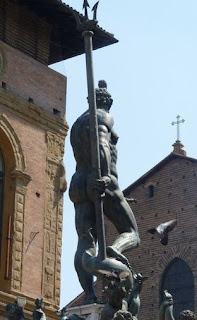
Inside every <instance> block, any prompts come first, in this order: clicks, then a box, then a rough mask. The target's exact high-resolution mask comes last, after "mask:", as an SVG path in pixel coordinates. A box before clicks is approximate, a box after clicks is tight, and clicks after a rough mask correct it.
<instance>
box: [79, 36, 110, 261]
mask: <svg viewBox="0 0 197 320" xmlns="http://www.w3.org/2000/svg"><path fill="white" fill-rule="evenodd" d="M83 37H84V45H85V54H86V73H87V86H88V102H89V114H90V119H89V121H90V140H91V157H92V169H93V175H94V178H95V179H100V178H101V165H100V150H99V138H98V122H97V112H96V97H95V87H94V73H93V57H92V51H93V50H92V37H93V32H92V31H84V32H83ZM95 213H96V225H97V237H98V244H99V258H100V259H101V260H104V259H105V258H106V241H105V228H104V215H103V200H102V197H101V195H100V194H98V193H95Z"/></svg>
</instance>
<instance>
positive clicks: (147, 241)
mask: <svg viewBox="0 0 197 320" xmlns="http://www.w3.org/2000/svg"><path fill="white" fill-rule="evenodd" d="M173 146H174V150H173V152H172V153H171V154H169V155H168V156H167V157H166V158H165V159H163V160H162V161H161V162H160V163H158V164H157V165H156V166H155V167H154V168H152V169H151V170H150V171H149V172H147V173H146V174H145V175H143V176H142V177H141V178H140V179H138V180H137V181H135V182H134V183H133V184H132V185H130V186H129V187H128V188H127V189H126V190H125V191H124V194H125V196H126V197H132V198H136V199H137V204H136V205H133V211H134V213H135V217H136V220H137V223H138V227H139V233H140V238H141V244H140V246H139V247H138V248H137V249H135V250H133V251H132V252H130V253H129V254H128V256H129V259H130V261H131V264H132V267H133V269H134V270H135V271H136V272H141V273H142V274H144V275H147V276H148V277H149V279H148V280H147V281H146V282H144V286H143V290H142V293H141V310H140V315H139V318H144V317H145V316H146V319H150V320H151V319H153V318H157V317H158V310H159V304H160V301H161V298H162V292H163V290H165V289H168V290H169V292H171V294H172V295H173V297H174V302H175V305H174V314H175V317H177V316H178V314H179V313H180V312H181V311H182V310H185V309H190V310H192V311H196V306H197V294H196V292H197V281H196V279H197V263H196V258H197V246H196V244H197V216H196V214H197V196H196V194H197V160H196V159H193V158H190V157H187V156H186V152H185V151H184V150H183V145H182V144H181V143H180V142H179V141H176V142H175V144H174V145H173ZM172 219H177V226H176V228H175V229H174V230H173V231H172V232H171V233H170V234H169V242H168V245H166V246H163V245H162V244H161V243H160V242H159V238H157V236H152V235H151V234H150V233H148V232H147V230H148V229H150V228H152V227H155V226H158V225H159V224H160V223H162V222H166V221H169V220H172ZM108 228H109V226H108ZM113 233H115V231H113ZM110 241H111V240H110Z"/></svg>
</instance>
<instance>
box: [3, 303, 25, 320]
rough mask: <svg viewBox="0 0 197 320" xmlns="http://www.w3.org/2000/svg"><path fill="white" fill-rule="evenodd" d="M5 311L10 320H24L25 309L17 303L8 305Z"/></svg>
mask: <svg viewBox="0 0 197 320" xmlns="http://www.w3.org/2000/svg"><path fill="white" fill-rule="evenodd" d="M5 310H6V312H7V316H8V319H9V320H22V319H23V320H24V314H23V308H22V307H20V306H19V304H18V302H17V301H15V302H14V303H9V304H7V305H6V308H5Z"/></svg>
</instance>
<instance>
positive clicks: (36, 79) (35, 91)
mask: <svg viewBox="0 0 197 320" xmlns="http://www.w3.org/2000/svg"><path fill="white" fill-rule="evenodd" d="M1 51H2V52H3V53H4V56H5V64H6V68H5V72H4V74H3V77H2V80H1V81H3V82H4V83H6V90H7V91H10V92H12V93H14V94H16V95H18V96H20V97H22V98H23V99H25V100H27V101H29V98H31V99H33V102H34V103H35V104H36V105H37V106H39V107H40V108H42V109H44V110H46V111H49V112H50V113H53V112H54V111H53V109H57V110H58V111H59V113H60V114H59V116H61V117H64V116H65V104H66V100H65V97H66V77H64V76H63V75H61V74H59V73H57V72H56V71H54V70H52V69H50V68H48V67H46V66H45V65H43V64H42V63H40V62H38V61H36V60H34V59H33V58H31V57H29V56H28V55H26V54H24V53H22V52H20V51H18V50H17V49H14V48H12V47H10V46H9V45H6V44H5V43H3V42H0V52H1Z"/></svg>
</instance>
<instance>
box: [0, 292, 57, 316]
mask: <svg viewBox="0 0 197 320" xmlns="http://www.w3.org/2000/svg"><path fill="white" fill-rule="evenodd" d="M20 295H21V293H20V292H18V293H17V295H13V294H9V293H6V292H3V291H0V319H1V318H2V316H4V317H5V318H6V320H7V317H6V311H5V306H6V305H7V304H8V303H13V302H14V301H16V300H17V296H20ZM26 298H27V301H26V305H25V309H24V314H25V319H27V320H32V312H33V310H34V308H35V299H32V298H30V297H26ZM56 311H57V309H54V308H52V307H51V306H49V305H45V308H44V312H45V314H46V318H47V320H50V319H51V320H54V319H56V320H59V317H58V316H57V315H56Z"/></svg>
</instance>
